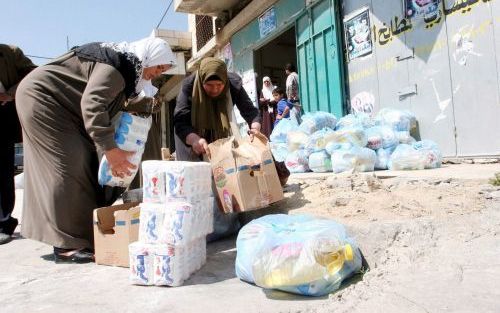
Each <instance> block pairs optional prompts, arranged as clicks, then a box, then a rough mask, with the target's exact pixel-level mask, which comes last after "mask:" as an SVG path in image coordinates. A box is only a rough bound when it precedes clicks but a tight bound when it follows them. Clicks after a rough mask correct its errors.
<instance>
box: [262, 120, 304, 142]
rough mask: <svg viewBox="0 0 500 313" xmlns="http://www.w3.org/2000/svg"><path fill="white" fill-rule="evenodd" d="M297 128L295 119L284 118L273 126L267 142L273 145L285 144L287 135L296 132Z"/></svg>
mask: <svg viewBox="0 0 500 313" xmlns="http://www.w3.org/2000/svg"><path fill="white" fill-rule="evenodd" d="M298 128H299V124H298V123H297V121H296V120H295V119H289V118H284V119H282V120H281V121H280V122H279V123H278V124H276V125H275V126H274V129H273V131H272V133H271V135H270V136H269V140H270V141H271V142H274V143H278V142H281V143H286V140H287V136H288V133H289V132H292V131H296V130H298Z"/></svg>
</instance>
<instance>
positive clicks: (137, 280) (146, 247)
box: [128, 241, 154, 286]
mask: <svg viewBox="0 0 500 313" xmlns="http://www.w3.org/2000/svg"><path fill="white" fill-rule="evenodd" d="M128 249H129V259H130V274H129V280H130V282H131V283H132V284H134V285H144V286H148V285H153V284H154V281H153V262H154V248H153V245H150V244H147V243H142V242H139V241H136V242H134V243H131V244H130V245H129V246H128Z"/></svg>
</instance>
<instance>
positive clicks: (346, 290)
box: [0, 164, 500, 312]
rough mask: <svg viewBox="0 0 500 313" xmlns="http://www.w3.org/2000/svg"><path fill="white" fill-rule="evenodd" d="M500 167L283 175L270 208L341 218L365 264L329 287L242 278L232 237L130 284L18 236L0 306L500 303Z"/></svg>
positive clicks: (454, 306)
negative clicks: (61, 261)
mask: <svg viewBox="0 0 500 313" xmlns="http://www.w3.org/2000/svg"><path fill="white" fill-rule="evenodd" d="M498 171H500V165H499V164H485V165H448V166H445V167H444V168H442V169H439V170H428V171H415V172H402V173H401V172H389V171H383V172H376V175H377V176H374V175H373V174H352V175H347V174H343V175H333V174H328V175H316V174H309V175H295V176H294V177H292V178H291V179H290V181H289V184H288V186H287V187H286V199H285V200H283V201H282V202H280V203H279V204H277V205H275V206H273V207H272V208H271V209H269V210H267V212H275V213H277V212H288V213H289V214H301V213H308V214H316V215H321V216H327V217H330V218H333V219H335V220H337V221H339V222H341V223H343V224H344V225H346V227H347V228H348V230H349V233H350V234H351V235H352V236H353V237H354V238H356V240H357V242H358V244H359V246H360V247H361V250H362V252H363V253H364V255H365V257H366V260H367V262H368V265H369V266H370V270H369V271H368V272H367V273H366V274H365V275H364V276H362V277H358V278H356V279H352V280H350V281H348V282H347V283H346V284H344V285H343V287H342V289H341V290H339V291H337V292H336V293H334V294H331V295H330V296H327V297H321V298H306V297H299V296H293V295H289V294H285V293H282V292H277V291H267V290H262V289H261V288H258V287H255V286H252V285H249V284H246V283H244V282H241V281H239V280H238V279H237V278H236V277H235V274H234V258H235V257H236V249H235V240H234V238H230V239H227V240H223V241H219V242H216V243H213V244H210V245H209V246H208V260H207V264H206V265H205V266H204V267H203V268H202V269H201V270H200V271H199V272H197V273H196V274H194V275H193V276H192V277H191V278H190V279H189V280H188V281H187V282H186V283H185V285H184V286H182V287H178V288H160V287H140V286H132V285H129V283H128V281H127V274H128V272H127V271H128V270H127V269H123V268H113V267H107V266H97V265H94V264H86V265H56V264H54V263H53V262H52V261H51V257H50V252H51V247H48V246H46V245H44V244H41V243H37V242H34V241H31V240H26V239H22V238H17V239H16V240H14V241H13V242H11V243H9V244H7V245H3V246H0V268H1V269H2V270H1V274H0V290H1V292H0V303H1V304H2V305H1V307H0V312H61V311H63V310H65V309H69V310H71V311H72V312H140V311H145V310H147V311H149V312H220V311H225V312H500V288H498V286H500V240H499V235H498V234H499V232H500V187H495V186H492V185H490V184H488V183H487V179H488V178H489V177H492V175H493V173H494V172H498ZM19 196H21V192H19ZM19 206H20V201H19V202H18V203H17V207H16V212H15V214H16V215H17V216H19V215H20V211H19ZM259 214H260V213H257V212H256V213H254V214H248V215H249V216H248V217H250V216H252V215H253V216H258V215H259Z"/></svg>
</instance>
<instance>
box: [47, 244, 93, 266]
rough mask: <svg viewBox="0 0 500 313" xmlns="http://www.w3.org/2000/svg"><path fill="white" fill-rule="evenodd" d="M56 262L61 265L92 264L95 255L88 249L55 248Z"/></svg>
mask: <svg viewBox="0 0 500 313" xmlns="http://www.w3.org/2000/svg"><path fill="white" fill-rule="evenodd" d="M54 262H55V263H57V264H60V263H77V264H82V263H90V262H94V253H92V252H91V251H90V250H88V249H63V248H57V247H54Z"/></svg>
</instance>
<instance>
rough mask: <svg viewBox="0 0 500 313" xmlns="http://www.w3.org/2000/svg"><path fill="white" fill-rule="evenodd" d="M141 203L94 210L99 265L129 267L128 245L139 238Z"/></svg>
mask: <svg viewBox="0 0 500 313" xmlns="http://www.w3.org/2000/svg"><path fill="white" fill-rule="evenodd" d="M139 215H140V207H139V202H131V203H125V204H119V205H113V206H108V207H102V208H98V209H95V210H94V248H95V262H96V263H97V264H103V265H112V266H123V267H128V266H129V255H128V245H129V244H130V243H132V242H134V241H137V240H138V238H139Z"/></svg>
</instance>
